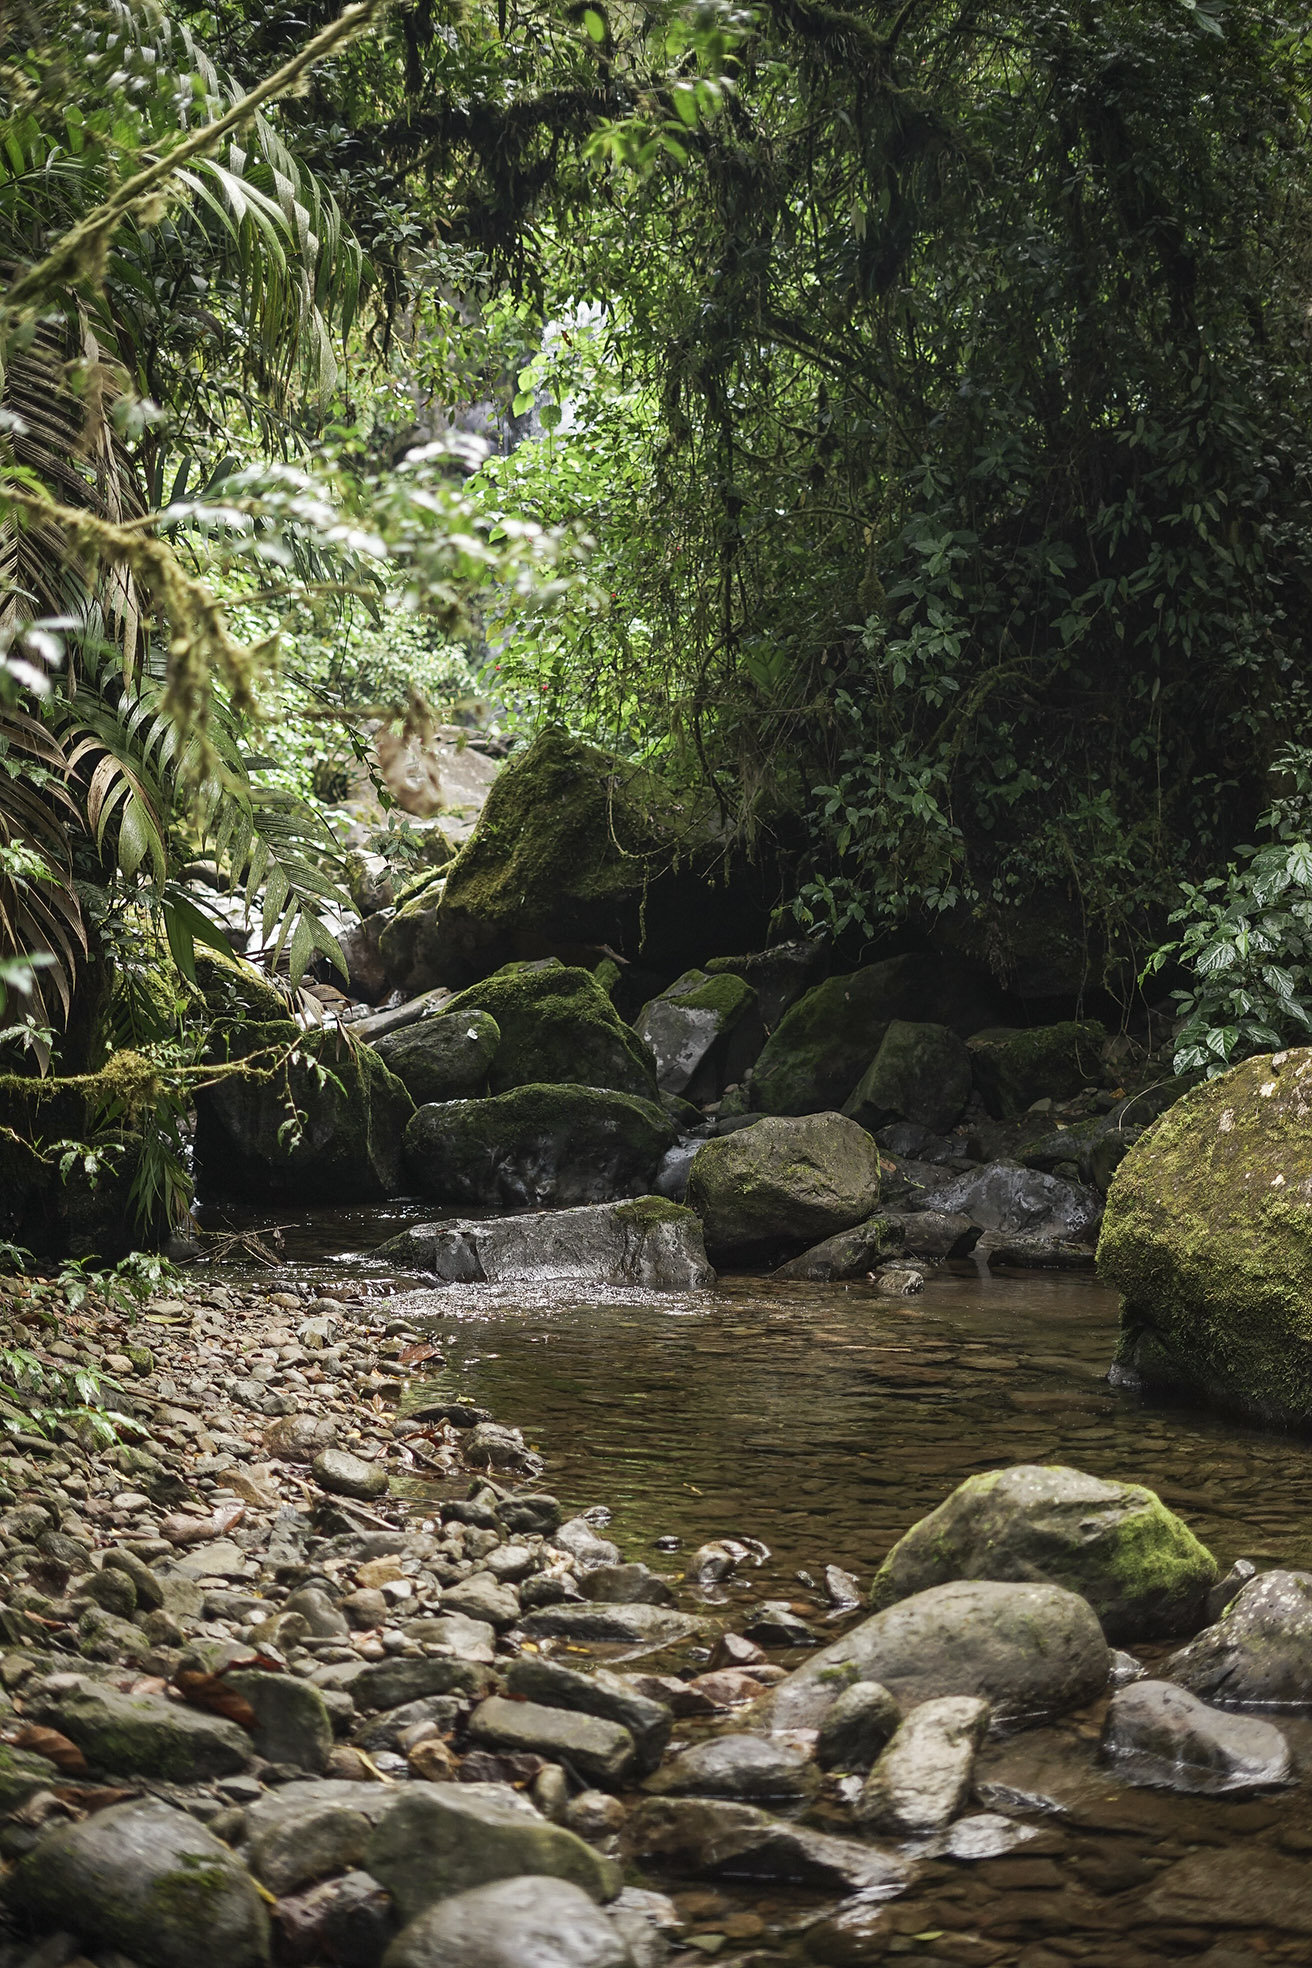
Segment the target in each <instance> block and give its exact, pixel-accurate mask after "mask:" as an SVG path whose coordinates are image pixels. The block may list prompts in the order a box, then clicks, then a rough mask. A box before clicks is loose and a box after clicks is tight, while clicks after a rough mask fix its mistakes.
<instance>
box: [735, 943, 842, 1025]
mask: <svg viewBox="0 0 1312 1968" xmlns="http://www.w3.org/2000/svg"><path fill="white" fill-rule="evenodd" d="M706 968H707V970H708V971H709V972H710V974H711V976H712V977H740V978H741V979H742V981H743V983H744V984H750V985H751V987H752V989H753V991H755V993H756V1005H757V1010H758V1011H759V1012H760V1015H761V1022H762V1024H763V1025H764V1026H765V1029H766V1031H767V1032H773V1030H774V1028H775V1026H776V1025H777V1024H778V1023H779V1020H780V1019H781V1018H782V1017H783V1015H784V1013H785V1012H786V1011H787V1010H788V1009H789V1008H790V1006H792V1005H795V1004H796V1003H797V1000H798V999H799V998H800V997H802V996H803V995H804V994H805V993H806V992H807V991H809V990H810V989H811V987H812V985H814V984H818V983H819V982H820V980H821V978H822V977H824V975H825V973H826V972H827V971H828V969H829V945H828V944H827V943H825V942H818V943H802V942H793V943H772V944H771V945H770V947H769V949H768V950H751V951H748V952H747V954H746V955H745V956H741V957H709V958H708V959H707V961H706Z"/></svg>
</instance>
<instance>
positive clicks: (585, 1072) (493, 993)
mask: <svg viewBox="0 0 1312 1968" xmlns="http://www.w3.org/2000/svg"><path fill="white" fill-rule="evenodd" d="M473 1011H481V1012H485V1013H487V1014H488V1015H489V1016H490V1017H491V1018H493V1019H495V1021H496V1024H497V1027H498V1030H499V1031H500V1034H501V1039H500V1044H499V1045H498V1046H497V1048H496V1051H495V1054H494V1056H493V1058H492V1062H491V1068H490V1078H489V1084H490V1086H491V1090H492V1092H493V1093H508V1092H509V1091H510V1090H511V1088H512V1087H519V1086H560V1085H562V1084H568V1085H571V1086H590V1087H608V1088H609V1089H610V1090H611V1091H612V1092H614V1093H630V1094H632V1095H634V1097H635V1098H636V1099H639V1100H655V1099H656V1098H657V1094H658V1085H657V1076H656V1062H655V1060H654V1059H653V1058H652V1055H651V1052H650V1050H649V1048H648V1047H647V1046H646V1045H645V1044H644V1042H643V1040H642V1038H641V1036H640V1035H639V1034H638V1033H636V1032H634V1031H633V1030H632V1029H631V1028H630V1027H629V1026H627V1025H626V1024H625V1023H624V1021H623V1019H622V1018H621V1017H620V1015H619V1013H618V1012H617V1011H616V1009H615V1007H614V1005H613V1004H612V1003H611V1001H610V999H609V998H608V997H607V995H606V993H605V991H603V990H602V988H601V986H600V984H598V982H597V980H596V978H595V977H594V976H593V975H592V973H591V971H588V970H583V969H580V968H579V967H577V966H572V965H566V964H562V963H559V962H556V961H549V962H546V963H540V964H526V965H512V966H511V967H510V968H509V969H507V970H500V971H498V972H497V973H496V975H495V976H493V977H485V978H483V980H482V981H481V983H478V984H473V985H471V986H470V987H469V989H468V990H465V991H462V992H461V993H460V995H459V996H458V997H455V998H453V999H452V1000H451V1002H450V1004H449V1005H447V1006H446V1008H445V1012H444V1016H446V1017H448V1018H458V1017H461V1016H463V1015H464V1014H465V1013H466V1012H473Z"/></svg>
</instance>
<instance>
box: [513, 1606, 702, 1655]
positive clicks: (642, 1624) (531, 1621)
mask: <svg viewBox="0 0 1312 1968" xmlns="http://www.w3.org/2000/svg"><path fill="white" fill-rule="evenodd" d="M521 1624H522V1626H523V1628H524V1631H525V1633H527V1634H529V1635H531V1636H532V1638H533V1639H535V1640H536V1639H548V1638H550V1639H556V1640H575V1641H588V1640H594V1641H599V1642H601V1641H614V1642H618V1643H623V1644H628V1645H635V1646H647V1647H661V1646H668V1645H669V1644H670V1643H671V1642H672V1641H675V1640H686V1639H689V1638H690V1637H691V1636H692V1635H693V1634H694V1633H699V1632H700V1631H701V1629H702V1624H703V1622H702V1621H701V1620H699V1619H696V1618H695V1617H694V1616H693V1615H692V1614H690V1613H678V1612H673V1611H671V1610H670V1608H669V1607H666V1606H646V1605H636V1606H604V1605H603V1606H594V1605H590V1604H589V1603H588V1601H587V1600H584V1601H582V1602H579V1601H577V1600H567V1601H566V1602H565V1603H564V1604H563V1605H560V1606H539V1607H538V1609H537V1611H536V1612H532V1613H528V1614H526V1615H525V1617H524V1619H523V1621H522V1622H521Z"/></svg>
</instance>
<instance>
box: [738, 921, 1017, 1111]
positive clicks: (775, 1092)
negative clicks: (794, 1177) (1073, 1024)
mask: <svg viewBox="0 0 1312 1968" xmlns="http://www.w3.org/2000/svg"><path fill="white" fill-rule="evenodd" d="M990 1002H991V998H990V994H989V992H988V990H987V989H986V988H983V989H982V988H981V987H979V986H978V985H977V984H976V982H975V980H974V979H973V978H972V977H970V976H967V975H965V974H963V973H962V972H961V971H960V970H958V969H955V968H953V967H952V966H951V965H948V964H945V963H944V962H942V960H941V959H938V958H934V957H927V956H921V955H910V956H903V957H889V958H888V959H887V960H886V961H885V962H884V963H877V964H868V965H867V966H866V968H865V969H864V970H854V971H849V972H847V973H846V974H845V975H843V976H841V977H828V978H826V979H825V980H824V982H823V983H821V984H816V985H814V986H813V987H812V988H811V990H809V991H808V992H807V993H806V995H805V996H804V997H802V998H799V999H798V1001H797V1003H796V1004H795V1005H793V1006H792V1007H791V1009H790V1010H788V1011H787V1012H785V1014H784V1016H783V1017H782V1018H781V1019H780V1021H779V1024H778V1026H777V1027H776V1029H775V1030H774V1031H773V1032H772V1033H771V1034H770V1037H769V1038H768V1039H767V1041H766V1043H765V1048H764V1050H763V1051H762V1053H761V1056H760V1058H759V1059H758V1061H757V1062H756V1072H755V1077H754V1080H753V1105H754V1106H756V1107H757V1108H759V1109H760V1111H761V1112H762V1113H763V1114H818V1113H822V1112H825V1111H827V1110H828V1109H831V1108H841V1107H842V1105H843V1103H844V1101H845V1100H846V1099H847V1098H848V1096H849V1095H850V1094H851V1093H852V1091H853V1089H854V1088H855V1086H856V1084H857V1081H858V1080H859V1079H860V1078H861V1076H862V1075H863V1073H864V1072H865V1071H866V1069H867V1067H868V1066H869V1065H870V1063H871V1061H872V1060H873V1059H874V1057H875V1054H876V1053H877V1052H878V1051H879V1048H880V1046H881V1045H882V1044H883V1042H884V1038H885V1035H886V1034H887V1032H888V1028H889V1026H890V1025H891V1024H892V1022H893V1020H894V1019H912V1020H932V1021H933V1022H934V1023H935V1024H940V1025H947V1026H949V1027H950V1028H951V1029H952V1030H953V1031H954V1032H957V1033H959V1034H965V1033H967V1032H970V1031H973V1030H974V1029H975V1028H976V1025H977V1023H978V1020H979V1015H980V1012H981V1009H982V1008H983V1006H985V1005H986V1004H988V1003H990Z"/></svg>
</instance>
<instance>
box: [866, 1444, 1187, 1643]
mask: <svg viewBox="0 0 1312 1968" xmlns="http://www.w3.org/2000/svg"><path fill="white" fill-rule="evenodd" d="M1216 1575H1217V1564H1216V1560H1215V1559H1214V1558H1213V1556H1212V1554H1211V1552H1210V1551H1208V1550H1207V1549H1206V1547H1205V1546H1203V1545H1201V1544H1200V1543H1199V1542H1198V1539H1197V1538H1196V1537H1195V1536H1194V1534H1193V1532H1192V1531H1191V1530H1190V1529H1189V1527H1188V1525H1187V1524H1185V1523H1183V1522H1182V1521H1181V1519H1180V1518H1179V1517H1177V1516H1176V1515H1175V1514H1174V1512H1173V1511H1170V1510H1168V1509H1167V1508H1166V1506H1165V1504H1163V1503H1162V1502H1161V1501H1160V1499H1159V1498H1158V1497H1157V1496H1155V1495H1154V1494H1153V1492H1152V1491H1151V1490H1147V1489H1144V1488H1143V1487H1142V1486H1141V1485H1140V1484H1138V1483H1109V1482H1104V1481H1103V1479H1102V1478H1101V1477H1097V1476H1086V1475H1084V1474H1083V1473H1082V1472H1081V1471H1080V1470H1078V1469H1064V1468H1061V1467H1050V1466H1038V1465H1032V1464H1026V1463H1020V1464H1017V1465H1016V1466H1015V1467H1013V1468H1011V1469H991V1470H988V1471H986V1472H985V1473H984V1474H983V1475H980V1476H970V1477H967V1479H966V1481H965V1482H964V1483H961V1484H959V1485H958V1487H957V1488H956V1489H955V1490H954V1491H953V1492H952V1494H951V1496H950V1497H948V1499H947V1500H946V1502H944V1503H942V1504H940V1505H939V1507H938V1509H937V1510H935V1511H933V1512H931V1514H930V1515H929V1516H928V1517H922V1519H921V1520H920V1522H919V1523H918V1524H916V1525H914V1526H913V1527H912V1529H911V1530H909V1531H908V1532H907V1533H906V1535H905V1537H902V1538H900V1539H899V1540H898V1542H897V1543H896V1544H895V1545H894V1546H893V1549H892V1551H890V1553H889V1554H888V1557H887V1558H886V1559H885V1560H884V1562H883V1564H882V1565H881V1566H880V1568H879V1570H878V1572H877V1573H876V1574H875V1579H874V1583H873V1585H872V1587H871V1590H870V1603H871V1605H872V1606H874V1607H875V1608H880V1607H884V1606H891V1605H893V1604H894V1603H895V1602H896V1601H897V1600H899V1599H905V1598H909V1597H910V1595H911V1594H912V1593H914V1592H923V1591H925V1590H926V1588H927V1587H929V1586H932V1585H941V1584H943V1583H945V1582H946V1581H947V1580H948V1579H953V1578H965V1579H979V1578H988V1579H1018V1580H1019V1579H1026V1580H1033V1581H1040V1580H1042V1581H1046V1582H1047V1583H1049V1584H1052V1585H1061V1586H1064V1587H1065V1588H1066V1589H1067V1591H1070V1592H1078V1593H1079V1594H1080V1596H1081V1597H1082V1598H1084V1599H1087V1600H1088V1601H1089V1604H1090V1605H1091V1606H1092V1607H1093V1609H1094V1611H1095V1612H1096V1613H1097V1615H1098V1617H1099V1619H1100V1620H1101V1622H1102V1627H1103V1631H1104V1633H1105V1634H1106V1635H1107V1637H1108V1639H1109V1640H1135V1639H1143V1640H1151V1639H1160V1638H1162V1637H1164V1636H1167V1635H1171V1634H1179V1633H1190V1632H1192V1631H1193V1630H1194V1628H1195V1627H1196V1626H1197V1625H1198V1623H1199V1620H1200V1618H1201V1615H1202V1610H1203V1604H1204V1601H1205V1599H1206V1595H1207V1592H1208V1589H1209V1588H1210V1587H1211V1586H1212V1585H1213V1584H1214V1582H1215V1580H1216Z"/></svg>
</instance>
